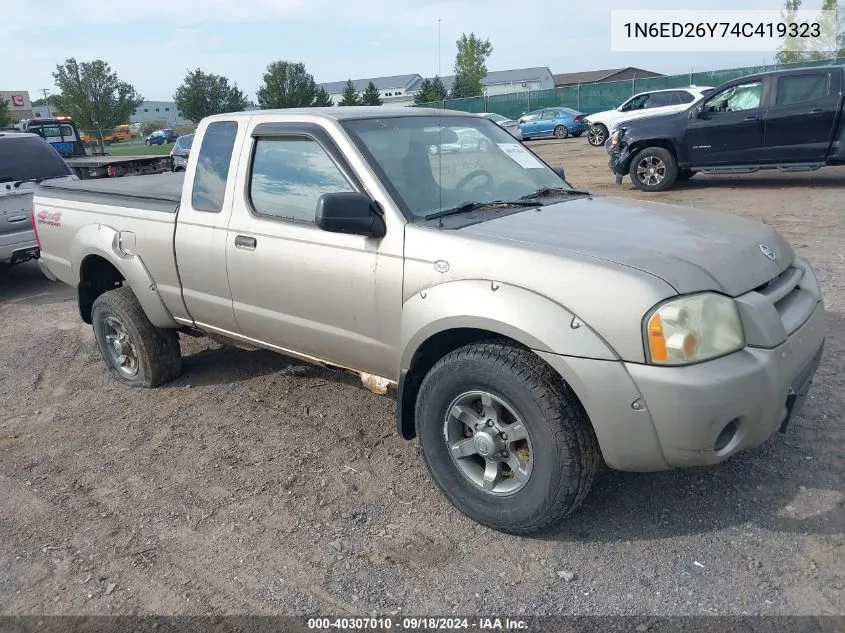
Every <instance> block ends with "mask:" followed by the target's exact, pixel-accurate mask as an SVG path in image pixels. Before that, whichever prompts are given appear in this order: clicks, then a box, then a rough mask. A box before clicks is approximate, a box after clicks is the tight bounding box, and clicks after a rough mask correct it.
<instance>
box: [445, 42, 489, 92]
mask: <svg viewBox="0 0 845 633" xmlns="http://www.w3.org/2000/svg"><path fill="white" fill-rule="evenodd" d="M455 44H456V45H457V48H458V53H457V55H456V56H455V81H454V83H453V85H452V91H453V92H454V91H455V85H456V84H457V85H458V87H459V92H460V93H461V94H462V95H463V96H464V97H478V96H481V95H482V94H483V90H482V84H481V82H482V81H484V78H485V77H486V76H487V58H488V57H490V55H492V54H493V45H492V44H491V43H490V40H487V39H484V40H482V39H481V38H480V37H478V36H476V34H475V33H470V34H469V35H467V34H466V33H463V34H461V36H460V37H459V38H458V41H457V42H456V43H455Z"/></svg>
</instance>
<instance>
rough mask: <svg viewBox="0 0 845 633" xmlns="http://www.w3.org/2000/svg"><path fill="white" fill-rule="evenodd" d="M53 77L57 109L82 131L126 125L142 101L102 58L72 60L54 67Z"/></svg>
mask: <svg viewBox="0 0 845 633" xmlns="http://www.w3.org/2000/svg"><path fill="white" fill-rule="evenodd" d="M53 78H54V79H55V80H56V87H57V88H58V89H59V90H60V91H61V94H60V95H56V96H55V97H54V103H55V104H56V108H57V109H58V110H60V111H61V112H64V113H66V114H69V115H70V116H71V117H73V120H74V121H75V122H76V124H77V125H78V126H79V127H81V128H82V129H91V128H94V127H96V125H99V126H100V128H102V129H108V128H113V127H116V126H118V125H122V124H124V123H128V122H129V115H130V114H131V113H132V111H133V110H135V108H137V107H138V106H140V105H141V104H142V103H143V102H144V98H143V97H142V96H141V95H139V94H138V93H137V92H135V88H133V87H132V85H131V84H128V83H126V82H125V81H121V79H120V78H119V77H118V76H117V73H115V72H113V71H112V69H111V66H109V65H108V64H107V63H106V62H104V61H103V60H101V59H95V60H94V61H92V62H77V61H76V60H75V59H74V58H72V57H71V58H70V59H68V60H66V61H65V63H64V64H59V65H58V66H56V72H54V73H53Z"/></svg>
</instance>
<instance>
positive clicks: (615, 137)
mask: <svg viewBox="0 0 845 633" xmlns="http://www.w3.org/2000/svg"><path fill="white" fill-rule="evenodd" d="M609 140H610V144H611V145H619V141H621V140H622V130H616V131H615V132H614V133H613V134H611V135H610V139H609Z"/></svg>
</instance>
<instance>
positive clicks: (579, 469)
mask: <svg viewBox="0 0 845 633" xmlns="http://www.w3.org/2000/svg"><path fill="white" fill-rule="evenodd" d="M416 420H417V434H418V436H419V438H420V447H421V449H422V454H423V458H424V460H425V463H426V466H427V467H428V470H429V472H430V473H431V476H432V478H433V479H434V481H435V483H436V484H437V486H438V487H439V488H440V489H441V490H442V491H443V493H444V494H445V495H446V497H447V498H448V499H449V501H451V502H452V504H454V505H455V506H456V507H457V508H458V510H460V511H461V512H463V513H464V514H466V515H467V516H468V517H470V518H471V519H473V520H474V521H477V522H478V523H481V524H483V525H486V526H489V527H491V528H493V529H496V530H500V531H502V532H507V533H511V534H530V533H532V532H537V531H539V530H542V529H544V528H546V527H548V526H550V525H552V524H554V523H556V522H557V521H559V520H561V519H562V518H563V517H565V516H566V515H568V514H569V513H571V512H572V511H573V510H574V509H575V508H577V507H578V506H579V505H580V503H581V502H582V501H583V499H584V497H585V496H586V495H587V493H588V491H589V490H590V487H591V485H592V482H593V479H594V478H595V474H596V471H597V468H598V465H599V462H600V454H599V449H598V444H597V441H596V437H595V434H594V433H593V429H592V427H591V426H590V422H589V420H588V419H587V415H586V412H585V411H584V409H583V408H582V406H581V404H580V402H579V401H578V399H577V398H576V397H575V394H574V393H573V392H572V390H571V389H570V388H569V387H568V386H567V385H566V384H565V383H564V382H563V380H562V379H561V378H560V376H558V375H557V374H556V373H555V372H554V371H553V370H552V369H551V368H550V367H549V366H548V365H546V364H545V363H544V362H543V361H542V360H541V359H540V358H539V357H537V356H536V355H535V354H534V353H533V352H531V351H530V350H528V349H525V348H523V347H521V346H518V345H516V344H514V343H508V342H500V341H488V342H482V343H475V344H472V345H468V346H466V347H463V348H460V349H458V350H456V351H454V352H452V353H450V354H448V355H447V356H445V357H444V358H442V359H441V360H440V361H438V362H437V364H435V366H434V367H433V368H432V369H431V371H430V372H429V373H428V374H427V375H426V377H425V378H424V379H423V382H422V385H421V386H420V392H419V397H418V399H417V405H416Z"/></svg>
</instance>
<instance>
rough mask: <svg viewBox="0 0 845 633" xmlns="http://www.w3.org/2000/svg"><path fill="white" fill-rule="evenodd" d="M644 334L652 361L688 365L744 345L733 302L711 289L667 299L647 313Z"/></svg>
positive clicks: (733, 350) (732, 350) (658, 363)
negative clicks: (710, 290) (648, 314)
mask: <svg viewBox="0 0 845 633" xmlns="http://www.w3.org/2000/svg"><path fill="white" fill-rule="evenodd" d="M645 335H646V347H647V349H648V352H649V362H651V363H654V364H656V365H688V364H690V363H696V362H700V361H703V360H708V359H711V358H717V357H719V356H724V355H725V354H729V353H731V352H735V351H737V350H739V349H742V348H743V347H744V346H745V336H744V333H743V331H742V323H741V321H740V318H739V311H738V310H737V307H736V302H735V301H734V300H733V299H731V298H730V297H726V296H724V295H720V294H716V293H714V292H705V293H701V294H697V295H691V296H689V297H679V298H677V299H673V300H671V301H667V302H666V303H664V304H663V305H661V306H659V307H658V308H656V309H655V310H653V311H652V313H651V314H650V316H649V317H648V319H647V321H646V332H645Z"/></svg>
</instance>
